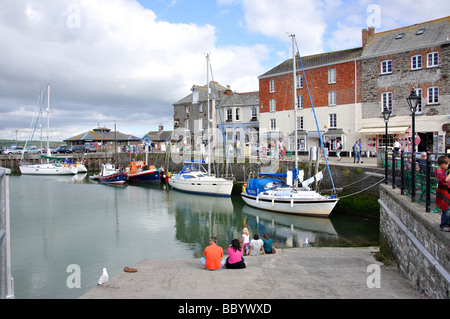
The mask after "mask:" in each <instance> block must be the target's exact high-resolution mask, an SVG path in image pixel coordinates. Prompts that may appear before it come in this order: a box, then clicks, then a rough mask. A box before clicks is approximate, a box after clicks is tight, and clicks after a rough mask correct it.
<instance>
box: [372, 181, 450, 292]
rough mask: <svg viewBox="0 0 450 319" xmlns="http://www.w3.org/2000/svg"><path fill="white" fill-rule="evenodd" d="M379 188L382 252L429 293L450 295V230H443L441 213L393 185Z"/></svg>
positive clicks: (415, 284)
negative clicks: (428, 210)
mask: <svg viewBox="0 0 450 319" xmlns="http://www.w3.org/2000/svg"><path fill="white" fill-rule="evenodd" d="M379 189H380V199H379V203H380V206H381V208H380V252H381V254H382V255H384V256H391V257H392V258H393V259H394V260H395V263H396V264H397V266H398V269H399V271H400V273H401V274H402V275H404V276H405V277H406V278H408V279H409V280H410V281H411V282H412V283H413V285H414V286H415V288H416V289H417V290H418V291H421V292H423V293H424V294H425V295H426V296H427V297H429V298H435V299H449V297H450V294H449V284H450V249H449V248H450V233H447V232H443V231H440V228H439V224H440V215H439V214H436V213H427V212H426V211H425V209H424V206H423V205H420V204H418V203H415V202H411V200H410V198H409V197H407V196H402V195H400V191H398V190H396V189H392V187H391V186H388V185H384V184H382V185H380V187H379Z"/></svg>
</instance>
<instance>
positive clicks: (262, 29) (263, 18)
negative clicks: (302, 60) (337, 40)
mask: <svg viewBox="0 0 450 319" xmlns="http://www.w3.org/2000/svg"><path fill="white" fill-rule="evenodd" d="M242 2H243V5H244V10H245V14H246V26H247V28H248V29H249V30H250V31H252V32H259V33H262V34H264V35H266V36H269V37H274V38H278V39H280V40H282V41H285V42H286V43H289V41H288V35H289V34H295V35H296V38H297V42H298V43H299V46H301V47H302V48H303V53H302V54H311V53H317V52H321V51H322V50H323V37H324V32H325V30H326V23H325V22H324V19H323V9H322V4H321V2H320V1H314V0H302V1H299V0H278V1H272V0H242ZM300 44H302V45H300Z"/></svg>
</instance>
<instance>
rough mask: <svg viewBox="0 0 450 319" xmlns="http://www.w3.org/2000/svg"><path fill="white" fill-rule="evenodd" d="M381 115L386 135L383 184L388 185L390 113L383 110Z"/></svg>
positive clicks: (387, 110)
mask: <svg viewBox="0 0 450 319" xmlns="http://www.w3.org/2000/svg"><path fill="white" fill-rule="evenodd" d="M381 114H382V115H383V118H384V123H385V125H386V135H385V143H386V145H385V153H384V183H385V184H387V183H388V122H389V117H390V116H391V111H390V110H389V109H388V108H386V109H384V111H383V112H382V113H381Z"/></svg>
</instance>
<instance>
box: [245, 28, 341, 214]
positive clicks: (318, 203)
mask: <svg viewBox="0 0 450 319" xmlns="http://www.w3.org/2000/svg"><path fill="white" fill-rule="evenodd" d="M291 37H292V53H293V58H292V59H293V77H294V112H295V116H294V121H295V143H294V144H295V169H294V170H293V171H292V172H290V173H289V174H287V173H286V174H260V175H262V176H261V177H262V178H252V179H250V181H249V183H248V185H247V186H246V187H244V188H243V191H242V193H241V197H242V199H243V200H244V201H245V203H246V204H247V205H249V206H252V207H255V208H259V209H264V210H269V211H273V212H279V213H287V214H295V215H303V216H314V217H328V216H329V214H330V213H331V211H332V210H333V208H334V207H335V206H336V204H337V202H338V201H339V199H338V198H337V197H336V196H335V195H331V196H326V195H322V194H320V193H318V192H316V191H314V190H311V189H310V188H309V184H310V183H311V182H313V181H314V180H319V179H321V178H322V176H323V175H322V173H321V172H320V173H319V174H317V175H316V176H314V177H312V178H310V179H309V180H307V181H305V182H303V183H302V185H301V187H300V186H299V185H298V181H299V178H298V176H299V171H298V155H297V120H296V119H297V106H296V104H297V97H296V91H297V83H296V82H297V77H296V66H295V36H294V35H291ZM305 80H306V79H305ZM313 110H314V106H313ZM316 124H317V121H316ZM318 131H319V132H320V130H319V129H318ZM320 139H321V143H322V138H321V137H320ZM322 147H323V145H322ZM327 165H328V161H327ZM288 176H289V177H288ZM279 178H287V179H288V181H287V182H285V181H284V180H281V179H279Z"/></svg>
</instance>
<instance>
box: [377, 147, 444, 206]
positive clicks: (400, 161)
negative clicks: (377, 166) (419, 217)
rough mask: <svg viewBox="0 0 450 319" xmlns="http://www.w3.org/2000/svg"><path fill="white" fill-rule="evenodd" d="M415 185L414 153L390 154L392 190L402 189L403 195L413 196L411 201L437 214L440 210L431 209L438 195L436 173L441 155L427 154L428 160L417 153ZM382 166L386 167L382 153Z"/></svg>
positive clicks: (389, 164) (389, 167)
mask: <svg viewBox="0 0 450 319" xmlns="http://www.w3.org/2000/svg"><path fill="white" fill-rule="evenodd" d="M414 155H415V168H414V185H413V182H412V181H413V172H412V169H413V167H412V153H411V152H402V153H395V152H388V163H387V165H388V175H389V176H388V182H389V183H391V184H392V188H393V189H395V188H397V187H398V188H400V192H401V194H402V195H406V196H411V200H412V201H415V202H419V203H425V209H426V211H427V212H431V211H433V212H437V211H439V208H437V207H436V208H434V209H433V210H432V209H431V208H432V206H431V204H432V201H433V207H435V205H434V196H435V195H436V189H437V181H436V178H435V175H434V171H435V170H436V168H437V159H438V157H439V156H441V155H446V154H439V153H430V152H427V156H426V158H423V157H422V153H417V152H416V153H415V154H414ZM380 156H381V166H382V167H385V152H384V151H382V152H381V153H380Z"/></svg>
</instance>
